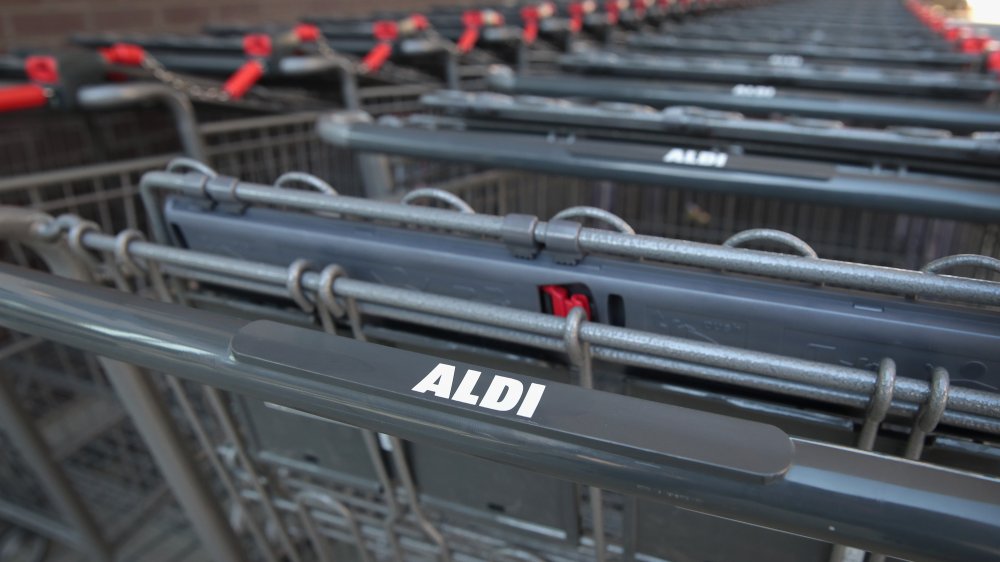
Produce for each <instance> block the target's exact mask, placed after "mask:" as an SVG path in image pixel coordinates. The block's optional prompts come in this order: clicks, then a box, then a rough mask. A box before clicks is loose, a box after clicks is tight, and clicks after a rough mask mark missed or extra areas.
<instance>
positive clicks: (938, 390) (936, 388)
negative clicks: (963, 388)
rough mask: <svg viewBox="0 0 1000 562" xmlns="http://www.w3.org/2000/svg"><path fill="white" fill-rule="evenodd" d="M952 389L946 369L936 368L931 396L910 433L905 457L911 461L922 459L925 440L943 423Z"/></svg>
mask: <svg viewBox="0 0 1000 562" xmlns="http://www.w3.org/2000/svg"><path fill="white" fill-rule="evenodd" d="M950 388H951V377H950V376H949V375H948V370H947V369H945V368H944V367H935V368H934V371H933V372H932V373H931V383H930V395H929V396H928V397H927V401H926V402H924V404H923V405H921V406H920V410H919V411H918V412H917V417H916V419H914V421H913V429H912V430H911V431H910V439H909V441H907V443H906V453H905V454H904V456H905V457H906V458H908V459H911V460H917V459H919V458H920V455H921V453H923V449H924V439H925V438H926V437H927V434H928V433H930V432H932V431H934V430H935V429H936V428H937V426H938V424H939V423H941V417H942V416H944V412H945V410H946V409H947V408H948V391H949V390H950Z"/></svg>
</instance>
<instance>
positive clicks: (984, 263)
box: [920, 254, 1000, 274]
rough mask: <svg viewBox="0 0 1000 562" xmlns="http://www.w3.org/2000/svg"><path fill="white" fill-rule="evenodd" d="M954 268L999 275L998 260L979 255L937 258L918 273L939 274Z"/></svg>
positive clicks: (999, 261) (999, 263) (999, 262)
mask: <svg viewBox="0 0 1000 562" xmlns="http://www.w3.org/2000/svg"><path fill="white" fill-rule="evenodd" d="M956 267H978V268H982V269H987V270H990V271H993V272H996V273H1000V259H997V258H991V257H989V256H982V255H979V254H956V255H954V256H946V257H943V258H938V259H936V260H934V261H932V262H930V263H928V264H927V265H925V266H924V267H923V268H922V269H921V270H920V271H921V272H923V273H934V274H941V273H943V272H945V271H948V270H951V269H955V268H956Z"/></svg>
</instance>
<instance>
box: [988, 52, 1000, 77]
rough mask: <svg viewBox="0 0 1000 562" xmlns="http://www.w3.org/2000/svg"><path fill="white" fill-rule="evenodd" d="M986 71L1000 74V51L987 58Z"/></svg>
mask: <svg viewBox="0 0 1000 562" xmlns="http://www.w3.org/2000/svg"><path fill="white" fill-rule="evenodd" d="M986 69H987V70H989V71H990V72H997V73H1000V51H993V52H991V53H990V54H989V56H987V57H986Z"/></svg>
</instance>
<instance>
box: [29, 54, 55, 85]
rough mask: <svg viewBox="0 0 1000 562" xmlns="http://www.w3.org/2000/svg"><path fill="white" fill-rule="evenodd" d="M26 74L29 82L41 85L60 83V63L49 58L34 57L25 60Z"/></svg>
mask: <svg viewBox="0 0 1000 562" xmlns="http://www.w3.org/2000/svg"><path fill="white" fill-rule="evenodd" d="M24 73H25V74H27V75H28V80H31V81H32V82H38V83H41V84H55V83H57V82H59V63H58V62H56V59H55V58H53V57H49V56H32V57H28V58H27V59H25V60H24Z"/></svg>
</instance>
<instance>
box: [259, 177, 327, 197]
mask: <svg viewBox="0 0 1000 562" xmlns="http://www.w3.org/2000/svg"><path fill="white" fill-rule="evenodd" d="M292 183H300V184H303V185H307V186H309V187H311V188H313V189H315V190H316V191H318V192H320V193H322V194H324V195H339V193H337V190H336V189H334V188H333V186H332V185H330V184H328V183H326V182H325V181H323V180H321V179H320V178H318V177H316V176H314V175H312V174H307V173H305V172H286V173H284V174H281V175H280V176H278V179H276V180H274V187H278V188H286V187H288V184H292Z"/></svg>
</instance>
